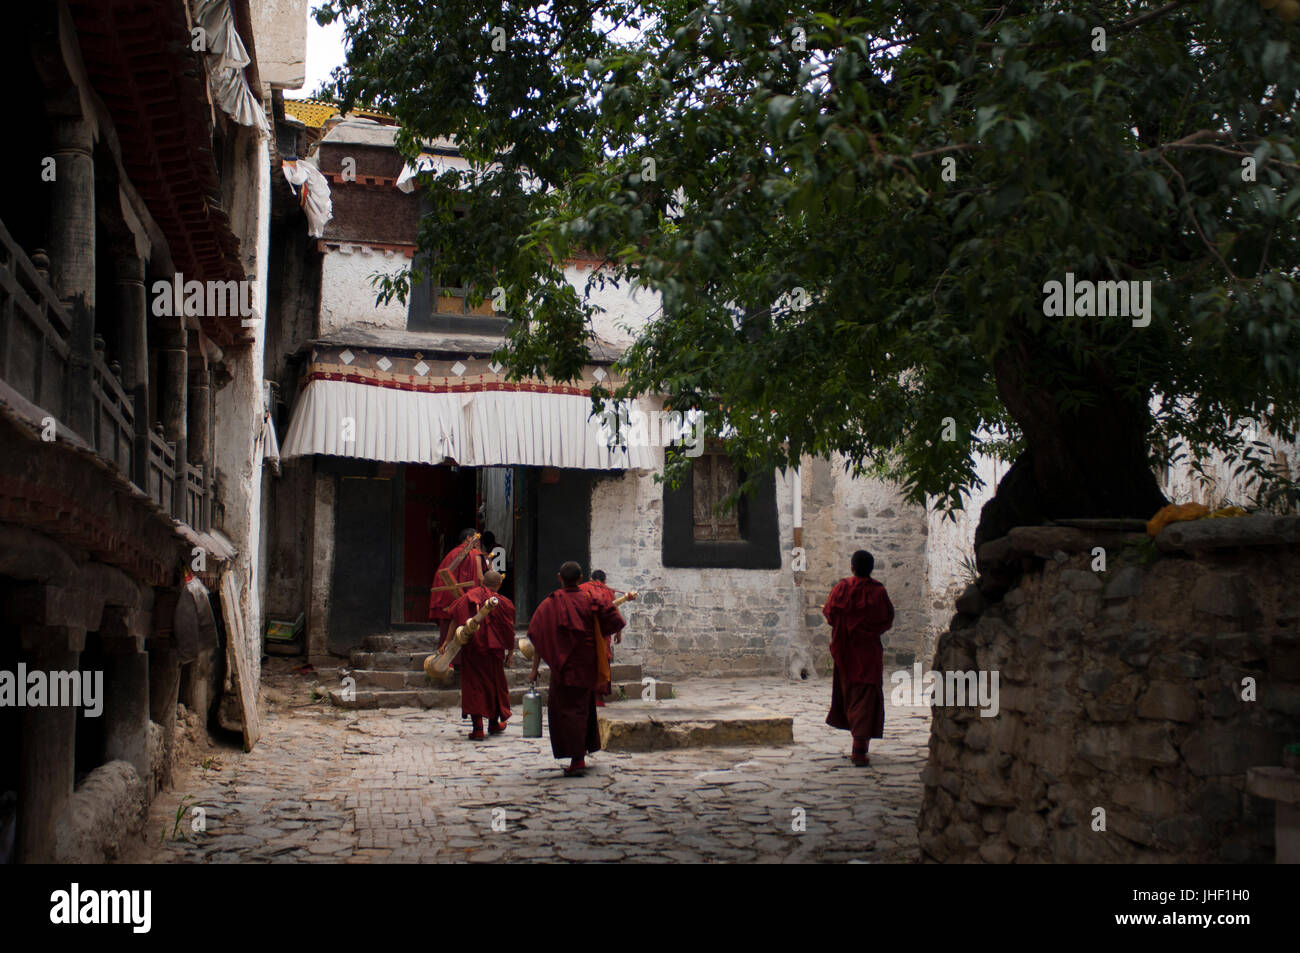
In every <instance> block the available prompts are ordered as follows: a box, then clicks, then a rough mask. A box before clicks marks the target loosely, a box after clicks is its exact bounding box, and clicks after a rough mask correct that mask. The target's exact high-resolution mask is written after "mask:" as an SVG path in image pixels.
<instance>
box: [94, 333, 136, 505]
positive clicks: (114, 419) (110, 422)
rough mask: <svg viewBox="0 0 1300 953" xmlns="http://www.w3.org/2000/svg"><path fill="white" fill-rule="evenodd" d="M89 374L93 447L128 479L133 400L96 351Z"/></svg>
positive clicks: (129, 472) (130, 473)
mask: <svg viewBox="0 0 1300 953" xmlns="http://www.w3.org/2000/svg"><path fill="white" fill-rule="evenodd" d="M90 377H91V384H90V387H91V395H92V397H93V401H92V410H91V413H92V415H93V423H92V427H91V435H92V438H93V441H94V446H95V450H96V452H97V453H98V454H99V455H100V456H101V457H103V458H104V459H106V460H108V461H109V462H110V463H112V464H113V465H114V466H116V467H117V468H118V470H119V471H120V472H121V473H122V475H123V476H125V477H126V478H127V479H128V480H129V479H131V475H132V474H133V473H134V472H135V471H134V470H133V469H132V468H131V457H132V454H133V450H134V447H133V443H134V440H135V407H134V402H133V401H132V400H131V398H130V397H128V396H127V395H126V391H125V390H123V389H122V381H121V380H120V379H119V378H118V376H117V372H116V368H112V369H110V368H109V367H108V365H107V364H105V363H104V358H103V356H102V355H101V354H100V353H99V352H98V351H97V352H96V353H95V360H94V363H93V364H92V366H91V375H90Z"/></svg>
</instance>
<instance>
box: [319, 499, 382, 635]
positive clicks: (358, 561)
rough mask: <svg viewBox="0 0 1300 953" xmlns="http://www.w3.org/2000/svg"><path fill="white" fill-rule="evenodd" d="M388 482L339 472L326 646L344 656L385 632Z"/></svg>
mask: <svg viewBox="0 0 1300 953" xmlns="http://www.w3.org/2000/svg"><path fill="white" fill-rule="evenodd" d="M392 507H393V481H392V480H391V479H388V478H386V477H363V476H344V477H342V478H341V479H340V480H339V488H338V499H337V500H336V503H335V507H334V574H333V577H332V580H331V582H332V586H331V589H332V591H331V593H330V597H331V598H330V626H329V640H328V641H329V650H330V652H331V653H332V654H335V655H347V654H348V653H349V652H350V651H351V650H352V649H355V648H357V647H358V646H360V645H361V642H362V640H363V639H365V637H366V636H368V635H379V634H382V633H386V632H387V631H388V623H389V616H390V614H391V611H392V607H391V599H392V578H393V577H392V573H393V548H392V545H393V544H392V539H393V536H392V523H393V518H392Z"/></svg>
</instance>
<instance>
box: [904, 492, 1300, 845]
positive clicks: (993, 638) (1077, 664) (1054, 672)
mask: <svg viewBox="0 0 1300 953" xmlns="http://www.w3.org/2000/svg"><path fill="white" fill-rule="evenodd" d="M1098 545H1100V546H1102V547H1103V548H1104V549H1105V552H1106V566H1105V570H1104V571H1094V569H1093V565H1094V560H1095V557H1094V555H1093V548H1094V547H1095V546H1098ZM990 547H995V548H996V552H992V551H989V548H990ZM980 557H981V564H982V566H983V565H993V564H995V563H997V564H1000V565H1002V566H1006V565H1008V564H1011V563H1014V562H1015V561H1017V560H1018V561H1019V562H1020V566H1021V569H1023V570H1025V573H1024V575H1023V576H1022V577H1021V578H1020V580H1019V582H1018V584H1016V585H1014V586H1013V587H1012V588H1010V589H1009V591H1006V593H1005V596H1003V597H1002V598H1001V599H1000V601H997V602H995V603H993V604H989V600H990V598H997V595H998V592H997V588H998V587H994V586H991V585H986V587H985V588H986V592H980V591H979V590H978V589H976V588H975V587H972V588H971V589H970V590H968V591H967V592H966V593H964V594H963V596H962V599H961V600H960V602H959V605H960V607H961V608H962V609H964V610H965V611H964V612H962V613H959V614H958V615H957V616H956V617H955V618H954V620H953V624H952V627H951V628H950V629H949V631H947V632H945V633H944V634H943V635H942V636H941V638H940V640H939V646H938V651H937V655H936V661H935V670H936V671H939V672H944V671H972V670H975V671H978V670H985V671H989V672H996V673H999V686H1000V697H999V698H998V705H999V709H998V711H997V714H996V715H995V716H994V717H981V715H980V714H979V711H978V709H976V708H974V707H938V706H936V707H935V709H934V717H933V725H932V733H931V741H930V760H929V764H928V766H927V768H926V769H925V772H924V775H923V778H924V781H925V798H924V804H923V807H922V811H921V816H920V819H919V829H920V843H921V847H922V851H923V853H924V856H925V857H926V859H929V860H935V861H941V862H961V861H978V860H982V861H988V862H995V863H1005V862H1011V861H1017V862H1044V861H1051V862H1107V861H1112V862H1180V863H1189V862H1191V863H1195V862H1206V861H1225V862H1266V861H1271V860H1272V858H1273V807H1272V804H1271V802H1267V801H1263V800H1260V799H1258V798H1255V797H1254V796H1252V795H1249V794H1247V793H1245V790H1244V782H1245V774H1246V770H1247V768H1249V767H1251V766H1256V765H1276V764H1279V763H1280V762H1281V752H1282V746H1283V745H1284V744H1285V743H1288V742H1292V741H1295V740H1297V739H1300V518H1297V517H1269V516H1251V517H1245V518H1239V519H1217V520H1199V521H1196V522H1190V523H1176V524H1173V525H1172V526H1170V527H1168V528H1166V529H1165V530H1164V531H1163V532H1162V533H1161V534H1160V536H1159V537H1157V538H1156V540H1155V544H1154V545H1152V544H1151V543H1150V542H1149V541H1148V540H1147V539H1146V537H1145V536H1144V534H1123V533H1108V534H1098V533H1096V532H1085V531H1082V530H1067V529H1063V528H1057V527H1036V528H1032V529H1031V528H1022V529H1018V530H1013V531H1012V533H1011V535H1010V536H1008V537H1006V538H1004V539H1000V540H995V541H994V542H992V543H989V544H987V545H986V546H985V547H984V548H982V549H981V553H980ZM1243 679H1253V680H1254V685H1255V686H1256V692H1257V694H1256V697H1255V700H1253V701H1252V700H1243ZM1098 809H1102V810H1104V812H1105V813H1104V820H1105V829H1104V830H1098V829H1096V824H1097V820H1095V819H1097V818H1099V817H1100V814H1098Z"/></svg>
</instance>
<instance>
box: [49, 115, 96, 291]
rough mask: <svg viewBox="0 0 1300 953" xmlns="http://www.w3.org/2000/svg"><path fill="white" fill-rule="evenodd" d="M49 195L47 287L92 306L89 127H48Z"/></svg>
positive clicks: (79, 123) (59, 123)
mask: <svg viewBox="0 0 1300 953" xmlns="http://www.w3.org/2000/svg"><path fill="white" fill-rule="evenodd" d="M52 145H53V147H54V148H53V153H54V182H53V188H52V190H51V195H50V227H49V236H50V242H49V248H48V249H47V251H48V253H49V256H50V285H51V286H52V287H53V288H54V292H55V294H57V295H58V296H59V297H60V298H61V299H62V300H64V301H71V300H73V299H74V298H78V297H82V296H84V297H85V299H86V302H87V304H88V305H89V306H90V308H91V309H92V310H93V309H94V307H95V162H94V159H92V158H91V134H90V124H89V123H87V122H85V121H84V120H81V119H60V120H56V121H55V123H54V134H53V142H52Z"/></svg>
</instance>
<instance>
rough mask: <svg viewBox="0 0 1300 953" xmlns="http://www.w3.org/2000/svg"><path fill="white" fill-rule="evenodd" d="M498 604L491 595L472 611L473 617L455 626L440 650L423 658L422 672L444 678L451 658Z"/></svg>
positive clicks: (431, 676) (472, 635)
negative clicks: (454, 629) (453, 632)
mask: <svg viewBox="0 0 1300 953" xmlns="http://www.w3.org/2000/svg"><path fill="white" fill-rule="evenodd" d="M497 605H498V601H497V597H496V596H493V597H492V598H491V599H489V600H488V601H487V602H485V603H483V605H482V606H481V607H480V608H479V610H478V612H476V613H474V618H472V619H470V620H469V621H468V622H466V623H465V624H464V625H462V626H458V627H457V628H456V632H455V634H453V635H452V637H451V638H450V639H448V640H447V644H446V645H444V646H443V647H442V651H440V652H438V654H436V655H430V656H429V657H428V658H426V659H425V660H424V674H425V675H428V676H429V677H430V678H440V679H441V678H446V677H447V674H448V673H449V672H450V671H451V663H452V660H453V659H454V658H455V657H456V656H457V655H458V654H459V653H460V650H461V648H462V647H464V646H465V645H467V644H468V643H469V640H470V639H472V638H474V633H475V632H477V631H478V630H479V626H480V625H482V624H483V620H484V619H486V618H487V617H488V614H489V613H491V611H492V610H493V609H495V608H496V607H497Z"/></svg>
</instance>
